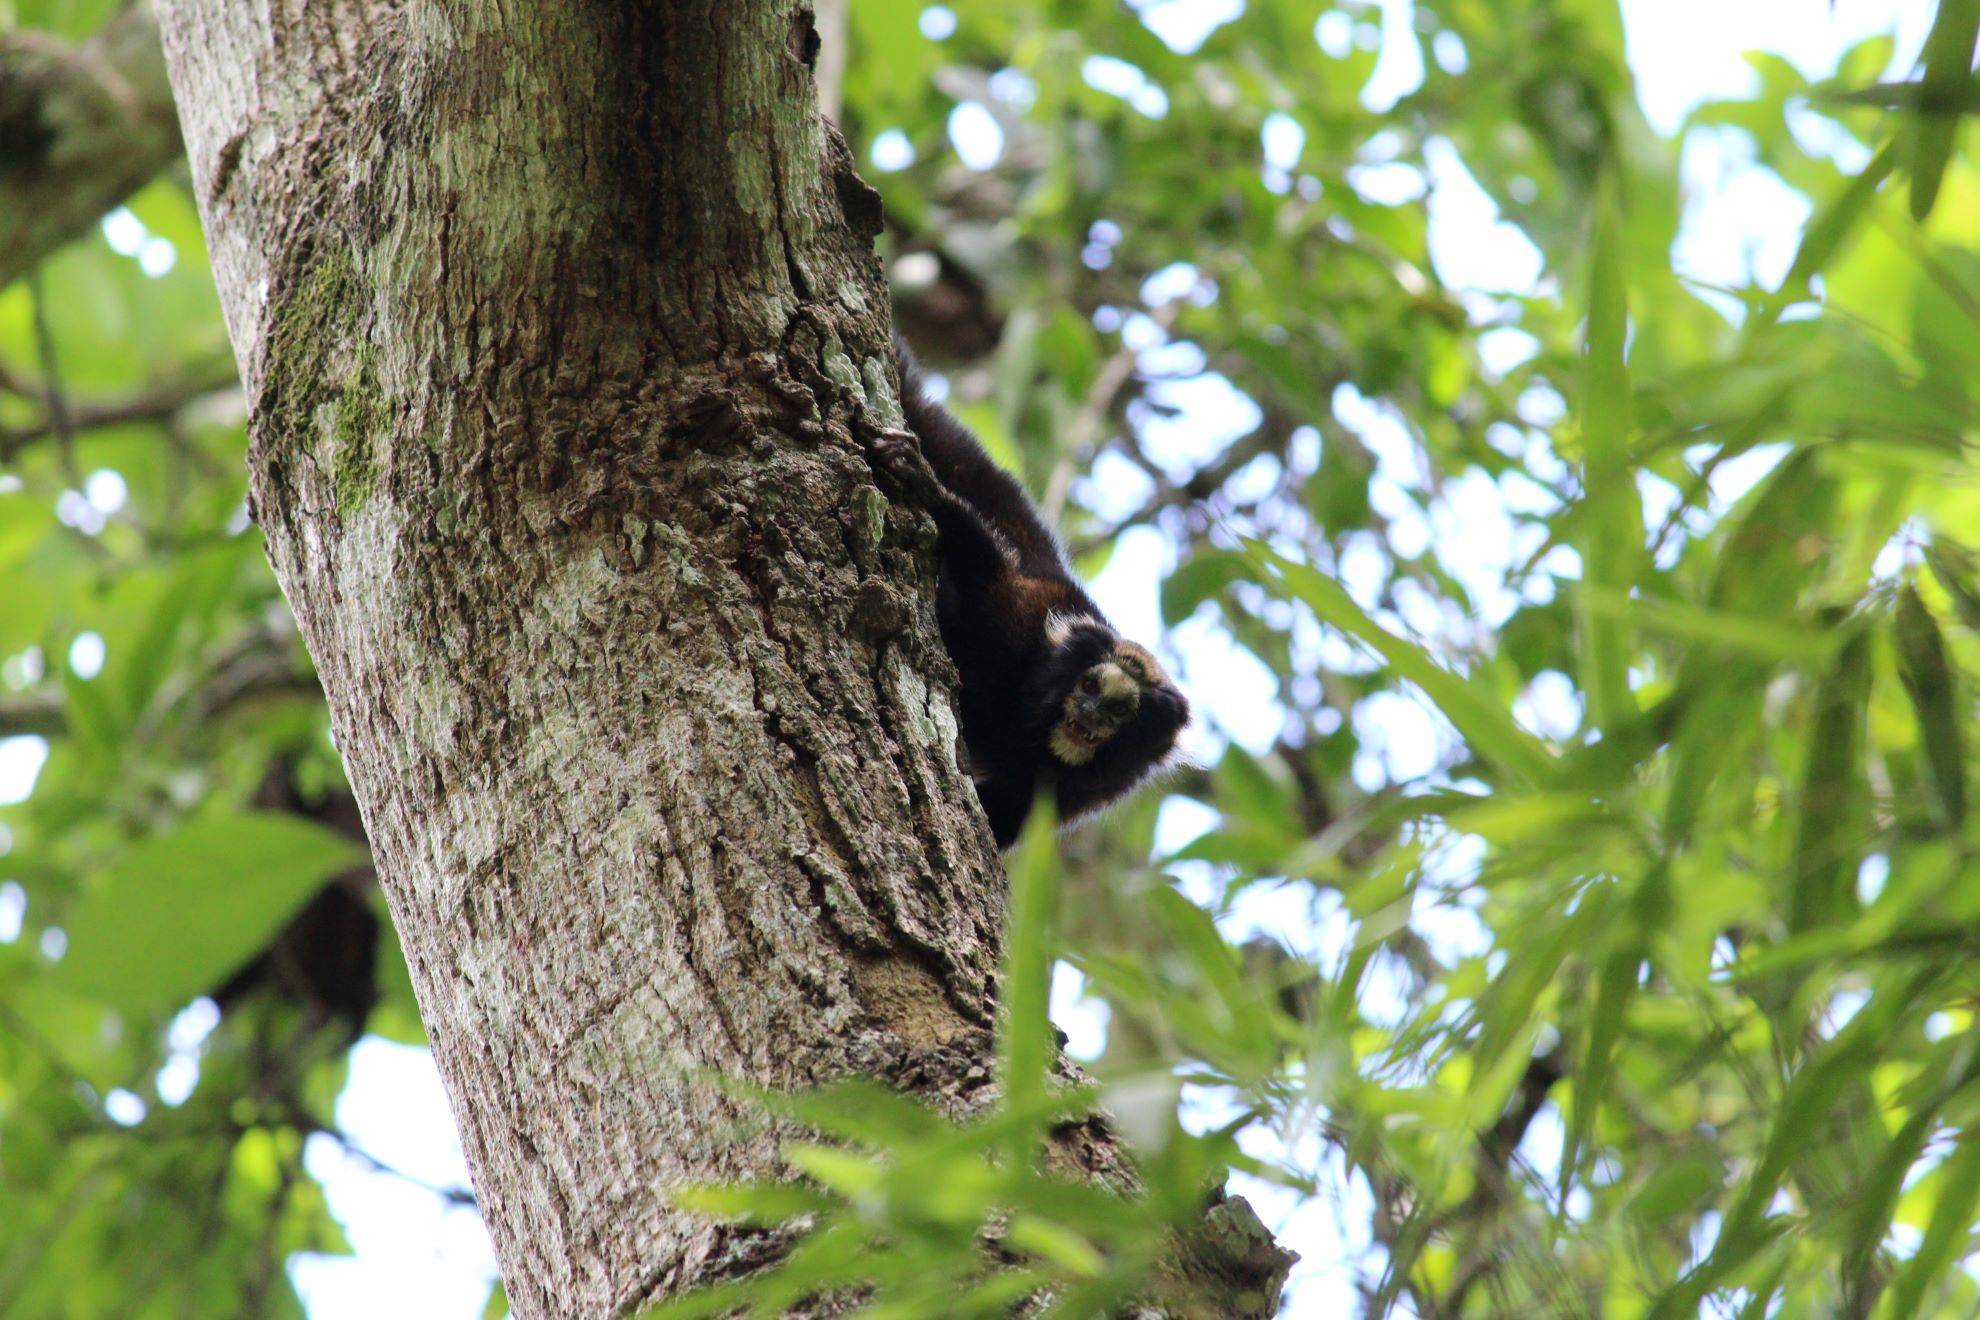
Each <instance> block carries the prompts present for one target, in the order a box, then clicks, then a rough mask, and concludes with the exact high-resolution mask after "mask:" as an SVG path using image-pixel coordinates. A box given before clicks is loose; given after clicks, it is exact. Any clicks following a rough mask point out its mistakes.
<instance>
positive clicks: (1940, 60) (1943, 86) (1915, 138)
mask: <svg viewBox="0 0 1980 1320" xmlns="http://www.w3.org/2000/svg"><path fill="white" fill-rule="evenodd" d="M1976 36H1980V0H1939V13H1938V17H1937V18H1935V19H1933V20H1932V31H1931V32H1930V33H1929V34H1928V35H1927V36H1926V38H1925V50H1924V55H1923V60H1924V64H1925V76H1924V78H1923V79H1922V81H1921V85H1920V88H1919V93H1920V99H1921V102H1922V104H1921V106H1920V112H1919V113H1918V114H1917V115H1916V116H1915V118H1914V119H1913V121H1912V124H1911V215H1912V218H1913V219H1915V220H1919V221H1923V220H1924V219H1925V217H1926V216H1928V215H1930V214H1932V206H1933V204H1934V203H1935V202H1937V201H1938V198H1939V184H1940V182H1941V181H1942V180H1943V179H1944V178H1945V173H1946V163H1947V162H1948V161H1950V160H1951V159H1952V152H1953V143H1954V141H1955V140H1956V138H1957V136H1958V133H1959V118H1960V117H1959V115H1958V113H1957V112H1955V111H1953V110H1951V109H1950V107H1951V106H1952V104H1953V102H1954V101H1955V100H1957V99H1959V98H1961V97H1962V96H1963V95H1964V93H1965V90H1966V85H1967V83H1969V82H1970V81H1971V80H1972V75H1973V45H1974V40H1975V38H1976ZM1935 101H1937V102H1941V103H1942V105H1935V104H1934V102H1935Z"/></svg>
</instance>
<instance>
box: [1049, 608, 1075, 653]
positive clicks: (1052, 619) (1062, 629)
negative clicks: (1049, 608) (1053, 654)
mask: <svg viewBox="0 0 1980 1320" xmlns="http://www.w3.org/2000/svg"><path fill="white" fill-rule="evenodd" d="M1072 630H1073V619H1072V616H1071V615H1070V614H1060V613H1059V612H1058V611H1057V610H1054V611H1053V612H1052V613H1050V614H1048V615H1046V616H1045V640H1046V641H1047V642H1050V643H1051V644H1052V645H1053V646H1064V645H1065V644H1066V643H1067V642H1069V641H1071V640H1072Z"/></svg>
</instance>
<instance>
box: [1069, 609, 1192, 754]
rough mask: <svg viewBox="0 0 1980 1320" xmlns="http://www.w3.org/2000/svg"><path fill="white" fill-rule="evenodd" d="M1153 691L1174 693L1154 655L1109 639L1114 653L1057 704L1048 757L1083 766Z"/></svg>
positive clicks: (1130, 719) (1091, 667) (1082, 676)
mask: <svg viewBox="0 0 1980 1320" xmlns="http://www.w3.org/2000/svg"><path fill="white" fill-rule="evenodd" d="M1155 688H1166V689H1169V690H1171V691H1173V687H1172V685H1171V684H1170V683H1169V676H1168V675H1167V674H1165V673H1163V672H1162V667H1161V666H1160V665H1159V664H1157V663H1156V662H1155V657H1154V656H1152V655H1150V654H1149V653H1148V652H1147V651H1146V650H1144V649H1143V648H1142V647H1139V646H1137V645H1135V644H1134V643H1133V642H1129V641H1123V640H1121V639H1119V638H1114V639H1113V649H1112V650H1111V651H1110V652H1108V653H1107V654H1106V655H1105V656H1104V657H1103V658H1102V659H1100V660H1099V661H1098V662H1097V663H1095V664H1092V665H1089V666H1088V667H1087V668H1086V669H1085V670H1083V671H1081V673H1080V675H1079V677H1078V678H1076V679H1074V680H1073V684H1072V690H1071V691H1069V692H1067V693H1066V695H1065V699H1064V700H1063V701H1062V702H1061V703H1060V706H1059V722H1058V723H1057V724H1056V725H1055V726H1053V729H1052V739H1051V748H1052V755H1053V756H1055V757H1057V758H1058V759H1059V760H1060V761H1062V762H1064V763H1065V764H1067V765H1085V764H1086V763H1087V762H1088V761H1091V760H1092V759H1093V757H1094V755H1095V754H1096V753H1097V752H1099V750H1100V749H1101V747H1103V746H1105V745H1106V743H1107V742H1108V740H1109V739H1111V738H1113V737H1114V736H1115V735H1116V734H1118V733H1119V732H1120V731H1121V730H1122V729H1124V728H1126V727H1127V726H1128V725H1129V724H1130V723H1132V722H1133V720H1134V718H1135V716H1136V715H1137V714H1139V713H1140V711H1141V707H1142V703H1143V700H1144V698H1145V696H1146V694H1147V693H1148V692H1149V691H1150V690H1151V689H1155ZM1178 699H1180V697H1179V695H1178Z"/></svg>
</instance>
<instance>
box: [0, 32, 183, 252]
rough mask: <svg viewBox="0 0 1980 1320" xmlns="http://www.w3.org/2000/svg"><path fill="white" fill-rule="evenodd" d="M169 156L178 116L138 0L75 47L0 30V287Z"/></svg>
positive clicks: (174, 153)
mask: <svg viewBox="0 0 1980 1320" xmlns="http://www.w3.org/2000/svg"><path fill="white" fill-rule="evenodd" d="M178 156H179V122H178V116H177V115H176V113H175V112H174V110H173V108H172V89H171V87H170V86H169V85H168V84H167V82H166V79H165V61H164V59H163V58H161V56H160V55H159V50H158V25H157V23H156V21H155V20H154V19H153V18H152V13H151V6H150V5H149V4H148V3H146V2H145V0H139V2H138V3H136V4H133V5H131V6H130V7H129V8H127V9H124V10H122V11H120V12H119V13H117V14H115V15H113V16H112V17H111V18H110V19H109V20H108V21H107V22H106V23H104V25H103V27H102V28H101V29H99V30H98V32H97V34H96V35H95V36H94V37H92V38H91V39H90V40H89V41H88V42H86V43H85V44H83V45H81V46H77V47H70V46H65V45H63V44H62V43H61V42H59V41H56V40H53V39H52V38H49V37H46V36H43V35H41V34H39V33H30V32H15V33H11V34H6V35H0V288H5V287H6V286H7V285H8V284H10V283H12V282H13V281H14V280H15V279H17V278H18V277H20V276H21V275H23V274H25V273H26V272H27V271H29V270H32V269H33V268H34V264H35V263H36V262H38V261H40V260H41V259H42V258H43V257H45V256H47V255H48V254H49V253H50V252H52V251H54V250H55V249H56V248H58V247H60V246H61V245H62V244H64V243H66V242H68V241H69V240H70V239H72V238H75V237H76V236H77V235H79V234H81V233H83V232H85V231H86V230H88V228H89V227H90V226H91V225H93V224H95V223H96V221H97V220H99V219H100V218H102V215H103V213H104V212H105V211H107V210H109V209H110V208H111V207H113V206H115V205H116V204H117V203H118V202H121V201H122V200H124V198H126V197H128V196H129V195H130V194H132V193H133V192H136V191H137V190H138V188H140V187H142V186H143V185H144V184H145V183H146V182H148V181H149V180H150V179H151V177H152V176H153V175H155V174H157V173H158V172H159V171H160V170H162V169H164V168H165V167H166V166H167V165H169V164H170V163H171V162H173V161H174V160H177V159H178Z"/></svg>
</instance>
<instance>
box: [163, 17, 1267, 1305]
mask: <svg viewBox="0 0 1980 1320" xmlns="http://www.w3.org/2000/svg"><path fill="white" fill-rule="evenodd" d="M161 21H162V27H163V30H164V36H165V49H166V55H167V60H168V63H169V65H170V69H171V74H172V80H173V84H174V88H175V90H176V92H177V95H178V99H179V105H180V111H181V117H182V122H183V126H184V133H185V139H186V144H187V150H188V157H189V159H190V161H191V165H192V170H193V175H194V179H195V181H196V185H197V189H198V193H199V198H200V202H201V210H202V215H203V218H204V222H205V226H206V230H207V237H208V241H209V244H210V248H211V251H212V255H213V262H214V267H215V273H216V275H217V277H218V281H219V287H220V293H221V300H222V304H223V306H224V307H225V309H226V315H227V319H228V326H229V330H230V332H231V334H232V337H233V342H234V346H235V352H236V355H237V358H238V360H239V364H240V368H241V373H242V377H243V379H244V381H245V383H246V388H247V391H248V398H249V400H250V405H251V422H250V454H249V463H250V467H251V491H252V502H253V508H254V510H255V512H256V515H257V519H258V521H259V522H260V524H261V526H262V528H263V531H264V533H265V535H266V537H267V543H268V553H269V557H270V559H271V561H272V562H273V564H274V566H275V569H276V573H277V575H278V576H279V578H280V580H281V583H282V586H283V589H284V590H285V591H286V592H287V594H288V597H289V600H290V602H291V604H292V605H293V607H294V609H295V613H296V617H297V619H298V621H299V622H300V624H301V627H302V629H303V633H304V636H305V637H306V639H307V641H308V643H309V646H310V649H311V651H312V653H313V654H314V656H315V658H316V662H317V665H318V667H319V670H320V671H321V674H322V678H323V685H324V688H325V691H326V693H327V694H328V697H329V702H330V712H331V718H332V726H333V728H334V730H335V735H336V739H337V744H338V746H339V748H340V750H341V751H342V753H343V756H344V760H345V763H346V765H347V767H348V769H349V773H350V779H351V783H352V785H353V788H354V790H355V792H356V795H357V798H358V801H359V803H360V804H361V806H362V808H363V811H364V817H365V822H366V826H367V829H368V831H369V833H370V837H371V841H372V846H373V849H374V852H375V855H376V861H377V866H378V873H379V878H380V882H381V884H382V885H383V887H384V889H385V892H386V895H387V898H388V901H389V904H390V907H391V911H392V915H393V919H394V921H395V922H396V924H397V925H398V928H399V931H400V934H401V938H402V942H403V944H404V946H405V949H406V954H407V958H408V960H409V962H410V964H411V969H412V975H413V983H414V986H415V988H416V990H417V992H418V995H419V1000H420V1006H421V1011H422V1014H423V1016H424V1017H425V1020H426V1023H427V1027H428V1030H429V1032H430V1034H431V1037H432V1041H433V1049H434V1055H435V1058H436V1060H437V1062H438V1064H439V1067H440V1071H441V1075H442V1077H443V1078H444V1080H445V1081H446V1084H447V1089H448V1093H449V1095H450V1097H451V1099H452V1103H453V1107H454V1111H455V1115H456V1117H457V1118H458V1120H459V1123H460V1128H461V1134H462V1140H463V1142H464V1144H465V1147H466V1150H467V1155H468V1161H469V1165H470V1167H471V1169H472V1170H473V1173H474V1179H475V1184H476V1188H477V1192H478V1194H479V1197H480V1200H481V1204H482V1207H483V1210H484V1212H485V1214H486V1217H487V1220H488V1225H489V1228H490V1230H491V1233H492V1235H493V1237H494V1241H495V1247H496V1251H497V1254H498V1256H499V1258H500V1260H501V1264H502V1273H503V1278H504V1280H505V1282H506V1284H507V1287H508V1292H509V1297H510V1301H511V1304H512V1305H513V1306H514V1308H515V1310H516V1312H517V1313H518V1314H520V1315H524V1316H538V1315H556V1316H565V1315H607V1314H614V1313H619V1312H623V1311H625V1310H627V1309H628V1308H631V1307H634V1306H637V1305H639V1304H641V1303H644V1302H649V1301H652V1300H656V1299H659V1298H661V1297H665V1296H670V1295H674V1294H676V1293H678V1292H680V1291H682V1290H684V1289H686V1288H689V1287H691V1286H694V1285H696V1284H700V1283H705V1282H710V1281H714V1280H717V1279H720V1278H723V1277H729V1276H733V1275H736V1274H738V1273H742V1272H746V1271H749V1270H752V1269H755V1268H759V1267H760V1266H761V1265H763V1264H764V1263H766V1262H767V1261H769V1260H771V1259H774V1258H775V1256H776V1254H777V1253H779V1252H780V1251H781V1250H782V1249H783V1248H784V1247H785V1246H786V1245H787V1243H786V1242H785V1241H784V1240H783V1239H782V1238H780V1237H779V1236H777V1235H766V1234H763V1233H760V1232H751V1231H745V1230H742V1229H738V1228H734V1227H730V1226H724V1225H718V1224H711V1223H709V1222H707V1221H705V1220H701V1219H697V1218H694V1217H691V1216H688V1215H686V1214H684V1213H682V1212H680V1211H678V1210H676V1209H675V1208H673V1206H672V1205H671V1204H670V1203H669V1201H668V1199H667V1195H666V1191H667V1188H668V1187H669V1186H671V1185H674V1184H677V1183H681V1182H687V1181H703V1180H709V1179H727V1178H743V1177H750V1176H755V1175H761V1174H764V1173H768V1172H772V1171H774V1170H775V1169H776V1168H777V1162H776V1158H775V1138H776V1136H777V1134H776V1133H775V1132H774V1131H773V1130H772V1129H771V1128H770V1126H769V1125H768V1123H767V1121H766V1120H764V1119H763V1118H762V1117H761V1116H760V1115H758V1114H756V1113H754V1112H752V1111H751V1109H750V1108H749V1107H748V1106H746V1105H743V1104H739V1103H736V1102H734V1101H732V1100H730V1099H729V1098H726V1097H725V1096H724V1095H723V1094H721V1093H720V1092H718V1091H717V1090H715V1089H713V1088H712V1087H711V1086H710V1085H709V1084H708V1083H707V1081H706V1075H707V1074H708V1073H709V1072H711V1071H712V1072H719V1073H721V1074H726V1075H728V1076H732V1077H742V1078H748V1079H751V1080H753V1081H755V1082H758V1083H762V1084H767V1085H770V1086H775V1087H780V1088H789V1087H802V1086H808V1085H812V1084H816V1083H819V1082H823V1081H827V1080H830V1079H834V1078H840V1077H845V1076H849V1075H860V1076H866V1077H872V1078H877V1079H880V1080H882V1081H884V1082H887V1083H889V1084H892V1085H894V1086H897V1087H899V1088H902V1089H904V1090H906V1091H909V1092H912V1093H914V1094H917V1095H920V1096H922V1097H925V1098H929V1099H932V1100H934V1101H935V1102H937V1103H939V1104H941V1105H943V1106H945V1107H946V1108H948V1109H949V1110H950V1111H952V1112H956V1113H966V1112H970V1111H972V1110H973V1109H975V1108H977V1107H980V1106H981V1105H983V1104H984V1103H986V1102H987V1100H988V1099H989V1096H988V1088H989V1086H990V1077H991V1068H990V1067H989V1063H990V1058H991V1053H990V1052H991V1025H992V1015H993V1008H994V990H995V986H994V971H995V959H996V951H997V943H998V938H999V932H1000V930H1001V927H1002V920H1003V903H1004V881H1003V874H1002V871H1001V868H1000V867H999V865H998V863H997V859H996V856H995V853H994V851H993V849H992V847H991V844H990V840H989V835H988V831H987V829H986V827H985V825H984V823H983V820H982V817H981V815H980V813H979V812H978V811H977V809H976V807H975V805H974V801H973V797H972V791H971V788H970V784H969V781H968V778H967V776H966V775H965V774H964V773H963V772H962V771H961V770H960V769H959V768H958V764H957V751H956V748H957V728H956V718H955V714H954V710H953V707H952V704H951V700H950V692H949V670H948V664H947V661H946V659H945V657H944V656H943V653H942V651H941V647H940V643H939V638H938V636H937V634H936V631H935V627H934V621H933V614H932V610H931V608H930V588H931V585H932V582H931V569H932V566H931V561H930V557H929V554H928V546H929V538H930V536H931V535H932V533H931V531H930V529H929V528H928V526H927V523H926V521H925V520H924V519H923V518H921V517H920V516H919V515H917V514H914V513H912V512H910V511H909V510H906V509H904V508H898V507H894V506H892V505H890V504H889V502H888V501H887V500H886V499H885V498H884V497H883V496H882V495H881V493H880V491H879V490H878V489H877V488H876V486H875V484H874V481H873V478H872V475H871V472H870V470H869V468H868V466H867V464H866V462H865V460H864V458H863V455H862V450H861V448H860V445H859V443H858V441H857V438H856V429H855V427H854V426H853V419H854V418H855V416H856V415H858V414H860V413H862V412H863V413H865V414H866V415H868V416H869V417H871V418H872V419H873V420H875V421H877V422H881V423H888V422H892V423H895V424H898V421H899V409H898V401H897V396H896V392H895V391H896V382H895V380H894V376H893V369H892V366H891V356H890V353H889V350H888V314H887V295H886V290H885V288H884V285H883V283H882V279H881V276H880V273H879V268H878V265H877V263H876V261H875V260H874V257H873V253H872V237H873V235H874V234H875V233H876V232H877V231H878V228H879V224H880V210H879V202H878V198H877V196H876V195H875V194H874V193H873V192H872V191H871V190H870V189H868V188H867V187H866V185H865V184H863V183H862V182H861V181H860V180H859V179H858V178H857V176H856V175H855V174H854V173H853V170H852V165H851V162H850V160H849V158H848V156H847V154H846V151H845V148H844V145H843V143H842V142H840V141H839V140H838V138H837V136H836V134H835V133H833V132H831V131H830V130H828V129H827V128H826V127H825V126H824V125H823V123H822V122H821V120H820V118H819V115H818V109H817V105H816V97H815V92H814V87H813V63H814V61H815V58H816V55H817V48H818V47H817V38H816V35H815V31H814V29H813V26H812V19H811V13H810V10H809V7H808V6H806V5H804V4H796V5H793V4H791V3H789V0H724V3H721V4H714V5H695V6H685V5H675V4H659V5H615V4H592V3H583V4H552V5H511V6H504V7H498V6H496V5H492V4H486V3H470V2H466V0H463V2H458V3H455V2H450V0H407V2H405V3H396V2H388V0H273V3H270V4H257V5H243V4H240V3H237V0H167V2H166V3H164V4H163V5H162V6H161ZM1059 1154H1060V1156H1061V1157H1062V1158H1065V1159H1069V1160H1071V1161H1073V1162H1075V1164H1077V1165H1078V1166H1080V1167H1084V1168H1086V1169H1088V1170H1090V1171H1091V1172H1092V1173H1093V1174H1094V1175H1095V1176H1099V1177H1103V1178H1106V1179H1108V1180H1110V1181H1113V1182H1115V1183H1116V1184H1117V1185H1121V1186H1124V1187H1125V1186H1128V1185H1130V1183H1131V1175H1130V1173H1129V1172H1128V1170H1127V1167H1126V1162H1125V1158H1124V1155H1123V1152H1122V1151H1121V1149H1120V1148H1119V1147H1118V1145H1117V1144H1116V1142H1115V1140H1114V1138H1113V1137H1112V1136H1111V1135H1110V1134H1109V1133H1108V1132H1107V1131H1106V1130H1105V1129H1104V1128H1103V1127H1100V1126H1099V1125H1082V1126H1081V1130H1080V1132H1079V1133H1078V1134H1075V1135H1074V1136H1073V1137H1071V1138H1069V1145H1068V1148H1067V1149H1065V1150H1062V1151H1060V1152H1059ZM1236 1222H1238V1223H1239V1227H1240V1229H1242V1228H1243V1227H1244V1225H1243V1223H1242V1221H1241V1220H1239V1221H1236ZM1254 1222H1255V1221H1254ZM1228 1228H1229V1226H1228V1225H1226V1226H1225V1229H1226V1232H1228ZM1240 1236H1243V1234H1242V1233H1240ZM1251 1237H1252V1239H1253V1240H1252V1241H1251V1243H1250V1248H1249V1249H1252V1250H1254V1251H1255V1249H1256V1248H1257V1243H1256V1241H1255V1234H1253V1235H1251ZM1226 1254H1229V1253H1226ZM1268 1254H1269V1253H1268ZM1280 1262H1281V1258H1279V1257H1276V1256H1274V1257H1273V1263H1272V1265H1271V1266H1270V1267H1269V1268H1278V1269H1280V1272H1281V1274H1282V1272H1283V1270H1282V1264H1281V1263H1280ZM1189 1268H1191V1269H1194V1268H1195V1266H1193V1265H1192V1266H1190V1267H1189ZM1238 1268H1240V1267H1237V1266H1230V1265H1212V1266H1209V1267H1206V1270H1207V1274H1215V1273H1217V1271H1218V1270H1219V1269H1221V1270H1223V1271H1224V1273H1225V1274H1231V1273H1232V1271H1233V1270H1234V1269H1238ZM1242 1268H1250V1267H1249V1266H1243V1267H1242ZM1207 1274H1206V1277H1207ZM1220 1277H1221V1276H1220ZM1233 1277H1234V1276H1233ZM1256 1286H1257V1285H1256V1284H1254V1288H1256ZM1231 1313H1233V1314H1236V1313H1238V1312H1231Z"/></svg>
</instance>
